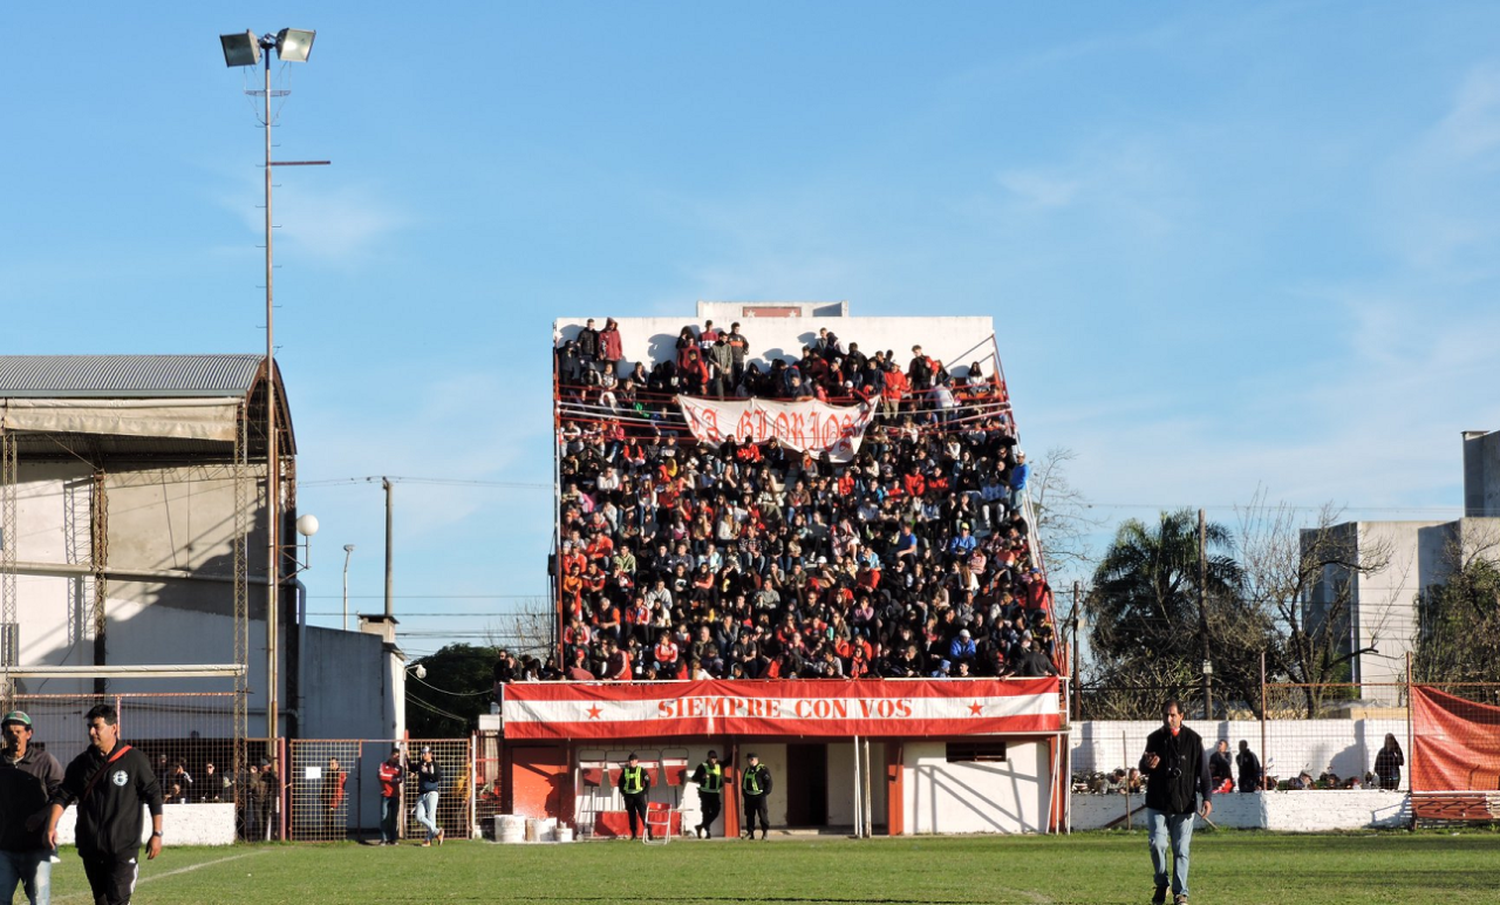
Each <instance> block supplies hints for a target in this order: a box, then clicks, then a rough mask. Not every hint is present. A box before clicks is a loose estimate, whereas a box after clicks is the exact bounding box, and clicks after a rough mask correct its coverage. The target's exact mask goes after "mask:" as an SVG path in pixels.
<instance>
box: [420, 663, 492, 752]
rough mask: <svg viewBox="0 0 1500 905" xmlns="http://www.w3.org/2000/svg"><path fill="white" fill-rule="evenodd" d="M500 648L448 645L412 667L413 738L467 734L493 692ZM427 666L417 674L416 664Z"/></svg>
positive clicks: (485, 711)
mask: <svg viewBox="0 0 1500 905" xmlns="http://www.w3.org/2000/svg"><path fill="white" fill-rule="evenodd" d="M498 654H499V650H498V649H496V648H493V647H476V646H474V645H472V644H450V645H448V646H447V647H444V648H442V649H441V650H439V651H438V652H437V653H434V654H431V655H429V656H426V657H422V658H421V659H419V660H417V661H415V662H414V663H412V664H410V665H409V666H408V672H407V676H406V731H407V732H408V733H410V734H411V737H412V738H467V737H468V735H469V733H470V732H472V731H473V729H474V724H475V722H476V721H477V719H478V717H479V714H481V713H488V712H489V709H490V701H491V700H492V699H493V695H494V667H495V659H496V657H497V656H498ZM417 666H422V667H424V668H425V669H426V672H427V675H426V677H425V678H421V679H419V678H417V675H416V670H415V668H416V667H417Z"/></svg>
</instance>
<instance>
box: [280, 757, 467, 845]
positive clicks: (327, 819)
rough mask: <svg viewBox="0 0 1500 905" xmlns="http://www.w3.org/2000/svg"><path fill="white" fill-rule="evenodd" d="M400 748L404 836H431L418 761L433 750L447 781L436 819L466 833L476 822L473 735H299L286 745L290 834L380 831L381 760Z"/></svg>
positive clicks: (321, 837) (313, 837)
mask: <svg viewBox="0 0 1500 905" xmlns="http://www.w3.org/2000/svg"><path fill="white" fill-rule="evenodd" d="M395 748H399V749H401V766H402V770H403V773H402V777H403V778H402V782H401V784H400V786H399V787H398V788H397V795H398V797H399V799H400V813H401V814H402V815H403V817H402V819H401V820H400V821H398V823H397V833H398V835H399V837H400V838H404V839H426V837H427V835H428V832H429V831H428V827H426V826H424V825H423V824H422V823H420V822H419V817H426V816H427V814H426V811H425V809H422V810H420V811H419V809H418V799H419V795H418V789H417V784H418V779H417V776H416V774H415V773H413V772H412V770H413V768H414V767H415V766H416V764H417V763H419V762H420V761H421V760H422V758H423V757H424V754H423V752H424V750H430V751H431V756H432V760H433V762H434V763H436V764H437V766H438V769H439V771H440V772H441V776H442V781H441V784H440V789H439V792H438V801H437V808H436V811H435V814H434V815H433V825H434V826H435V827H438V828H441V829H442V830H443V833H444V835H445V837H447V838H454V839H467V838H468V837H469V831H470V830H469V828H470V827H472V826H474V820H475V811H474V809H475V801H474V791H475V785H474V782H475V780H474V772H475V771H474V762H473V748H472V744H471V741H470V740H469V739H411V740H406V741H393V740H390V739H295V740H293V741H291V742H290V743H289V744H288V746H287V757H288V760H289V768H290V773H289V777H290V779H289V782H288V784H287V801H288V803H289V814H290V820H289V821H288V828H287V832H288V835H287V838H290V839H293V840H297V841H303V842H334V841H339V840H343V839H346V838H349V837H350V836H351V835H352V836H355V837H357V838H358V837H373V836H378V834H379V831H380V806H381V802H380V799H381V797H382V796H381V784H380V765H381V764H382V763H384V762H386V761H387V760H389V758H390V756H391V752H392V750H393V749H395Z"/></svg>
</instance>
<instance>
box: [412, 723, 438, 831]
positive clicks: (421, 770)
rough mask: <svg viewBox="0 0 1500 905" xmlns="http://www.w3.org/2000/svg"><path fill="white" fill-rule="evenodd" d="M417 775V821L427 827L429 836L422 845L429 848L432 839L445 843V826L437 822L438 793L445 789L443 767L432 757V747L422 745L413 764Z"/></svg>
mask: <svg viewBox="0 0 1500 905" xmlns="http://www.w3.org/2000/svg"><path fill="white" fill-rule="evenodd" d="M411 772H412V773H414V774H416V777H417V815H416V816H417V822H418V823H420V824H422V825H423V826H425V827H427V838H426V839H424V840H423V841H422V847H423V848H428V847H430V846H431V845H432V840H434V839H436V840H437V844H438V845H442V844H443V828H442V827H440V826H438V824H437V806H438V793H440V792H441V791H442V790H443V768H442V767H441V766H440V765H439V764H438V762H437V761H436V760H433V757H432V748H430V747H428V746H427V745H423V746H422V756H421V759H420V760H418V761H417V762H416V763H414V764H412V765H411Z"/></svg>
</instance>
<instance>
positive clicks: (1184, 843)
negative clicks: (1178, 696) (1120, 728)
mask: <svg viewBox="0 0 1500 905" xmlns="http://www.w3.org/2000/svg"><path fill="white" fill-rule="evenodd" d="M1162 723H1163V725H1162V727H1161V728H1160V729H1158V730H1156V731H1155V732H1153V733H1151V734H1150V735H1149V736H1147V737H1146V753H1145V754H1142V755H1141V762H1140V768H1141V771H1142V772H1144V773H1145V774H1146V776H1147V778H1148V780H1149V782H1148V785H1147V786H1146V829H1147V835H1148V838H1149V840H1150V843H1151V867H1152V870H1153V871H1154V874H1155V880H1156V893H1155V895H1153V896H1152V897H1151V901H1152V903H1153V905H1162V903H1164V902H1166V900H1167V874H1168V864H1167V841H1168V840H1169V839H1170V840H1171V843H1172V863H1171V874H1172V877H1171V883H1172V894H1173V899H1172V901H1173V903H1174V905H1187V900H1188V849H1189V848H1190V846H1191V845H1192V842H1193V817H1194V816H1195V812H1198V798H1197V796H1199V795H1202V796H1203V810H1202V811H1201V812H1198V813H1202V815H1203V817H1204V819H1207V818H1208V815H1209V814H1210V813H1211V812H1212V811H1213V807H1214V806H1213V802H1212V801H1211V800H1210V799H1211V797H1212V795H1213V790H1212V788H1211V787H1210V783H1209V767H1208V754H1207V752H1206V751H1205V750H1204V748H1203V738H1202V736H1200V735H1198V733H1196V732H1194V731H1193V730H1191V729H1189V728H1188V727H1186V726H1184V725H1182V705H1181V704H1179V703H1177V701H1176V700H1175V699H1173V700H1169V701H1167V702H1166V703H1165V704H1163V705H1162Z"/></svg>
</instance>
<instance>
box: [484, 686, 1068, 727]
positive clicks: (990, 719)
mask: <svg viewBox="0 0 1500 905" xmlns="http://www.w3.org/2000/svg"><path fill="white" fill-rule="evenodd" d="M1058 687H1059V686H1058V679H1057V677H1055V676H1052V677H1048V678H1042V679H896V680H891V679H887V680H884V681H882V680H856V681H850V680H842V679H804V680H785V679H777V680H769V681H764V682H746V681H733V682H731V681H724V680H719V679H711V680H707V681H702V682H643V683H639V684H629V683H623V682H621V683H608V682H601V683H593V682H589V683H572V682H541V683H529V682H525V683H511V684H510V685H507V686H505V700H504V704H503V706H502V708H501V715H502V718H503V719H504V721H505V737H506V738H508V739H611V738H643V737H660V736H684V735H688V736H698V735H760V736H765V735H772V736H776V735H781V736H823V737H830V736H831V737H852V736H856V735H859V736H887V737H901V738H920V737H934V736H953V735H1004V734H1007V733H1017V732H1055V731H1057V730H1059V729H1060V728H1061V727H1062V712H1061V706H1062V704H1061V699H1060V698H1059V696H1058V694H1059V691H1058Z"/></svg>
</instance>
